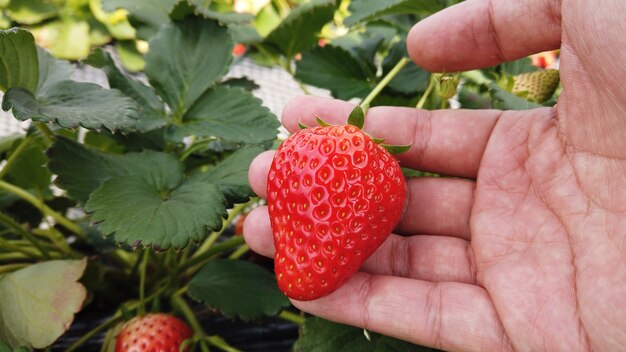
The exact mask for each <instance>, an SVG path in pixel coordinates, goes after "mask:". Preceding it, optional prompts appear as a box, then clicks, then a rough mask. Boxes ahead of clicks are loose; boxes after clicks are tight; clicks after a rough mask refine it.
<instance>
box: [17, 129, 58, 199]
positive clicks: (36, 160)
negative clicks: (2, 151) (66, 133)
mask: <svg viewBox="0 0 626 352" xmlns="http://www.w3.org/2000/svg"><path fill="white" fill-rule="evenodd" d="M26 138H28V141H27V142H26V143H27V144H26V145H25V146H23V149H21V151H20V154H19V156H18V157H17V158H15V159H14V160H13V162H12V163H11V164H9V167H10V168H9V169H8V170H7V173H6V177H7V181H9V182H11V183H12V184H14V185H16V186H18V187H21V188H24V189H27V190H33V191H35V194H37V195H39V196H43V195H45V194H46V193H47V192H48V191H49V186H50V180H51V178H52V174H51V173H50V171H49V170H48V169H47V168H46V167H45V165H46V163H47V162H48V158H47V157H46V154H45V150H46V148H47V145H46V143H45V142H44V140H43V138H35V137H34V136H28V137H26ZM22 141H23V140H20V141H16V142H15V144H14V150H13V152H12V153H11V154H13V153H15V151H16V149H15V148H17V147H18V146H19V145H21V143H22ZM10 157H11V156H10V155H9V158H10Z"/></svg>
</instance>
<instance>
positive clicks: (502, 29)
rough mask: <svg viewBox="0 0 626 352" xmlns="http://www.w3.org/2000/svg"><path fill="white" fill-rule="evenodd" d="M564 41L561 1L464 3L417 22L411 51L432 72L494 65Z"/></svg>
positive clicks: (474, 0) (410, 38) (485, 0)
mask: <svg viewBox="0 0 626 352" xmlns="http://www.w3.org/2000/svg"><path fill="white" fill-rule="evenodd" d="M560 43H561V1H560V0H547V1H546V0H522V1H496V0H471V1H465V2H462V3H460V4H457V5H455V6H452V7H450V8H447V9H445V10H443V11H441V12H439V13H437V14H434V15H432V16H430V17H428V18H426V19H424V20H423V21H421V22H419V23H418V24H416V25H415V26H414V27H413V29H412V30H411V32H410V33H409V36H408V38H407V49H408V52H409V55H410V56H411V58H412V59H413V61H415V62H416V63H417V65H418V66H420V67H423V68H425V69H427V70H429V71H431V72H441V71H447V72H453V71H464V70H470V69H475V68H482V67H488V66H493V65H496V64H499V63H502V62H504V61H511V60H515V59H518V58H521V57H523V56H527V55H530V54H534V53H538V52H541V51H546V50H551V49H557V48H558V47H559V46H560Z"/></svg>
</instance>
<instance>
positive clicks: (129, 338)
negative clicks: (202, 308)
mask: <svg viewBox="0 0 626 352" xmlns="http://www.w3.org/2000/svg"><path fill="white" fill-rule="evenodd" d="M192 336H193V331H192V330H191V328H190V327H189V325H187V323H185V322H184V321H182V320H180V319H178V318H176V317H175V316H173V315H170V314H164V313H155V314H146V315H143V316H137V317H135V318H133V319H131V320H129V321H128V322H127V323H126V324H124V327H123V328H122V330H120V333H119V335H118V336H117V341H116V343H115V352H153V351H159V352H179V349H180V346H181V344H182V343H183V341H185V340H186V339H188V338H191V337H192ZM187 350H189V348H186V349H185V351H187Z"/></svg>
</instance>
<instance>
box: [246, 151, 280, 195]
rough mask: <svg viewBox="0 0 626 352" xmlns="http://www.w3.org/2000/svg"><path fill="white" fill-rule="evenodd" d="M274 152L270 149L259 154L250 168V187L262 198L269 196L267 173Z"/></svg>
mask: <svg viewBox="0 0 626 352" xmlns="http://www.w3.org/2000/svg"><path fill="white" fill-rule="evenodd" d="M274 153H275V152H274V151H273V150H268V151H266V152H263V153H261V154H259V155H257V157H256V158H254V160H253V161H252V164H250V168H249V169H248V182H249V183H250V187H252V190H253V191H254V193H256V195H258V196H259V197H261V198H267V174H268V173H269V171H270V166H271V165H272V158H273V157H274Z"/></svg>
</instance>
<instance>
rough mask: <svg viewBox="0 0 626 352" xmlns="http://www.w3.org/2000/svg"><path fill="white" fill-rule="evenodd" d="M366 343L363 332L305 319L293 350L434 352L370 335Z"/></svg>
mask: <svg viewBox="0 0 626 352" xmlns="http://www.w3.org/2000/svg"><path fill="white" fill-rule="evenodd" d="M369 335H370V339H371V341H370V340H368V339H367V338H366V337H365V334H364V332H363V329H360V328H354V327H351V326H347V325H342V324H337V323H332V322H330V321H327V320H324V319H321V318H308V319H307V320H306V321H305V323H304V325H303V326H302V334H301V336H300V338H299V339H298V341H296V344H295V345H294V350H295V351H306V352H352V351H359V352H389V351H393V352H431V351H437V350H435V349H431V348H428V347H422V346H417V345H413V344H410V343H408V342H404V341H400V340H397V339H394V338H392V337H388V336H384V335H380V334H377V333H373V332H370V333H369Z"/></svg>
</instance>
